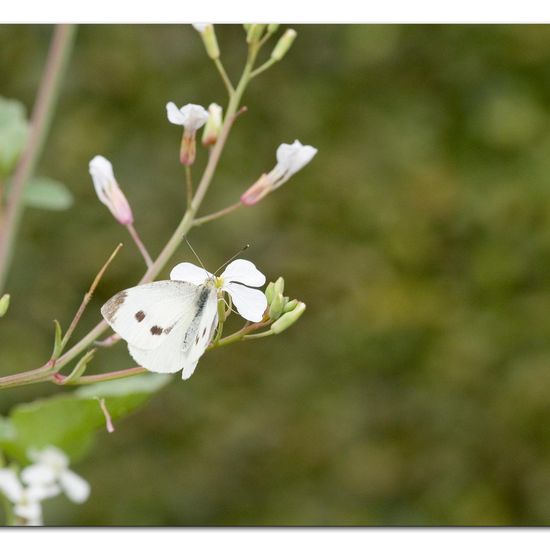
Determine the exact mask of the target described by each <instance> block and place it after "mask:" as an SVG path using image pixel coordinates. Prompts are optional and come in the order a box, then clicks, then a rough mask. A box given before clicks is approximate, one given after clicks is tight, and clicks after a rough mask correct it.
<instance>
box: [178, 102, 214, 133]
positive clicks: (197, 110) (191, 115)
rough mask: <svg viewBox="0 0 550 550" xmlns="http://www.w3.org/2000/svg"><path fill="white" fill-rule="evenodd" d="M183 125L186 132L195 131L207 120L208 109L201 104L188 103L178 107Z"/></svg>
mask: <svg viewBox="0 0 550 550" xmlns="http://www.w3.org/2000/svg"><path fill="white" fill-rule="evenodd" d="M180 113H181V116H182V118H183V121H184V122H183V125H184V126H185V130H186V131H188V132H195V131H197V130H198V129H199V128H200V127H201V126H204V125H205V124H206V121H207V120H208V111H207V110H206V109H205V108H204V107H202V106H201V105H195V104H194V103H188V104H187V105H184V106H183V107H182V108H181V109H180Z"/></svg>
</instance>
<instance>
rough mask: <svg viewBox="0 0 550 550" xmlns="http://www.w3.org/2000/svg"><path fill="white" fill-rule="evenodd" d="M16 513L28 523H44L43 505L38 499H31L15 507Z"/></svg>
mask: <svg viewBox="0 0 550 550" xmlns="http://www.w3.org/2000/svg"><path fill="white" fill-rule="evenodd" d="M13 511H14V512H15V515H17V516H19V517H20V518H23V519H25V520H26V521H27V525H42V506H40V503H39V502H37V501H29V502H25V503H21V504H18V505H17V506H15V507H14V509H13Z"/></svg>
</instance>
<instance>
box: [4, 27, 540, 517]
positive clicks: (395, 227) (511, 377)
mask: <svg viewBox="0 0 550 550" xmlns="http://www.w3.org/2000/svg"><path fill="white" fill-rule="evenodd" d="M296 29H297V30H298V38H297V40H296V43H295V45H294V47H293V48H292V50H291V51H290V53H289V54H288V56H287V57H286V58H285V59H284V61H283V62H281V63H280V64H278V65H276V66H275V67H274V68H272V69H271V70H269V71H268V72H267V73H265V74H264V75H262V76H261V77H260V78H258V79H257V80H256V81H254V82H253V84H252V85H251V87H250V88H249V90H248V92H247V94H246V97H245V100H244V104H246V105H247V106H248V108H249V111H248V113H247V114H246V115H245V116H242V117H241V118H240V119H239V120H238V122H237V123H236V125H235V127H234V131H233V134H232V136H231V138H230V141H229V144H228V147H227V148H226V151H225V153H224V156H223V159H222V163H221V165H220V169H219V171H218V174H217V176H216V178H215V180H214V183H213V185H212V188H211V192H210V193H209V195H208V197H207V199H206V201H205V203H204V206H203V213H205V214H206V213H209V212H212V211H214V210H216V209H218V208H222V207H224V206H226V205H227V204H230V203H231V202H233V201H234V200H236V199H237V198H238V196H239V195H240V193H241V192H242V191H243V190H244V189H246V188H247V187H248V185H250V184H251V183H252V182H254V181H255V180H256V178H257V177H258V176H259V174H260V173H262V172H263V171H267V170H269V169H271V168H272V167H273V165H274V153H275V149H276V147H277V146H278V145H279V144H280V143H281V142H291V141H292V140H294V139H296V138H298V139H300V140H301V141H302V142H303V143H308V144H312V145H314V146H316V147H318V149H319V153H318V155H317V157H316V158H315V159H314V161H313V162H312V163H311V165H310V166H308V167H307V168H306V169H304V171H303V172H301V173H300V174H298V175H296V176H295V177H294V178H293V179H292V180H291V181H290V182H288V183H287V184H286V185H285V186H284V187H283V188H281V189H280V190H279V191H277V193H275V194H273V195H271V196H270V197H269V198H268V199H266V200H264V201H263V202H262V203H260V204H258V205H257V206H255V207H253V208H248V209H243V210H241V211H239V212H238V213H236V214H234V215H233V216H230V217H227V218H225V219H223V220H221V221H217V222H214V223H212V224H209V225H207V226H205V227H204V228H200V229H198V230H196V231H194V232H192V233H191V235H190V240H191V242H192V244H193V246H194V247H195V248H196V250H197V251H198V252H199V254H200V255H201V257H202V259H203V261H204V263H205V264H206V265H207V266H209V267H210V268H211V269H216V267H217V266H218V265H220V264H221V263H223V262H224V261H225V260H226V259H227V258H229V257H230V256H231V255H232V254H233V253H234V252H235V251H236V250H238V249H239V248H240V247H241V246H242V245H243V244H244V243H247V242H249V243H251V245H252V247H251V248H250V250H249V251H248V253H247V255H246V257H247V258H249V259H251V260H252V261H254V262H255V263H256V264H257V265H258V266H259V267H260V269H261V270H262V271H263V272H264V273H266V274H267V276H268V278H269V279H275V278H276V277H278V276H279V275H284V277H285V279H286V283H287V291H288V292H287V293H288V294H289V295H290V296H291V297H298V298H300V299H302V300H303V301H305V302H306V303H307V305H308V310H307V312H306V315H304V317H303V318H302V319H301V320H300V322H299V324H297V325H296V326H294V327H292V329H290V330H289V331H288V332H286V333H285V334H283V335H281V336H279V337H276V338H269V339H264V340H260V341H258V342H251V343H247V344H238V345H235V346H232V347H231V348H222V349H220V350H216V351H214V352H212V353H208V354H207V355H206V356H205V357H204V358H203V359H202V360H201V362H200V365H199V367H198V369H197V372H196V373H195V375H194V376H193V377H192V378H191V380H190V381H188V382H185V383H183V382H181V380H179V379H178V377H177V376H175V377H174V381H173V383H172V384H171V385H170V386H169V387H168V389H165V390H164V391H162V392H161V393H160V394H159V395H157V396H156V397H155V398H154V399H153V400H152V401H151V402H150V403H149V405H148V406H146V407H145V408H143V409H142V410H140V411H139V412H137V413H135V414H133V415H132V416H130V417H128V418H126V419H124V420H122V421H120V422H118V423H117V431H116V432H115V434H113V435H108V434H106V433H105V434H101V435H100V437H99V438H98V445H97V446H96V447H95V448H94V450H93V452H92V453H91V454H90V455H88V457H87V458H86V459H85V460H83V461H82V462H80V463H79V464H78V465H76V466H75V469H76V470H77V471H78V472H80V473H81V474H82V475H83V476H84V477H86V478H87V479H89V480H90V482H91V484H92V497H91V498H90V500H89V501H88V502H87V503H86V504H84V505H81V506H76V505H73V504H71V503H69V502H68V501H67V500H66V499H63V498H58V499H55V500H54V501H52V502H48V503H46V505H45V518H46V522H47V523H48V524H53V525H59V524H69V525H74V524H84V525H197V524H200V525H282V524H284V525H352V524H355V525H357V524H360V525H434V524H449V525H466V524H467V525H479V524H494V525H507V524H516V525H526V524H537V525H539V524H544V525H546V524H549V523H550V427H549V418H550V399H549V390H550V124H549V122H550V27H548V26H481V25H477V26H462V25H457V26H367V25H349V26H336V25H309V26H297V27H296ZM50 35H51V27H49V26H1V27H0V94H1V95H3V96H5V97H13V98H19V99H21V100H22V101H23V102H24V103H25V104H26V105H27V106H28V108H29V109H30V107H31V106H32V102H33V98H34V94H35V90H36V86H37V82H38V79H39V75H40V71H41V68H42V66H43V63H44V58H45V54H46V51H47V46H48V42H49V38H50ZM218 38H219V41H220V45H221V48H222V56H223V59H224V61H225V63H226V66H227V69H228V71H229V72H230V74H231V75H234V76H236V74H237V73H238V72H239V71H240V67H241V65H242V63H243V59H244V56H245V44H244V33H243V30H242V27H240V26H218ZM170 100H172V101H175V102H176V103H177V104H178V105H182V104H184V103H187V102H193V103H200V104H203V105H208V104H209V103H210V102H212V101H216V102H218V103H223V102H224V101H225V92H224V89H223V86H222V84H221V83H220V81H219V77H218V75H217V73H216V71H215V69H214V67H213V66H212V65H211V63H210V62H209V60H208V59H207V58H206V55H205V54H204V51H203V46H202V43H201V41H200V38H199V37H198V35H197V33H196V32H195V31H194V30H193V29H192V28H191V27H190V26H128V25H111V26H96V25H91V26H82V27H81V28H80V29H79V32H78V36H77V42H76V47H75V51H74V55H73V57H72V60H71V63H70V67H69V70H68V74H67V78H66V82H65V84H64V87H63V92H62V96H61V100H60V104H59V109H58V111H57V113H56V116H55V120H54V124H53V127H52V131H51V137H50V140H49V142H48V144H47V147H46V149H45V153H44V155H43V158H42V161H41V163H40V166H39V169H38V173H39V174H42V175H48V176H51V177H53V178H56V179H58V180H60V181H63V182H65V183H66V184H67V185H68V186H69V187H70V189H71V190H72V192H73V194H74V195H75V198H76V202H75V205H74V206H73V208H72V209H70V210H68V211H66V212H59V213H56V212H44V211H39V210H31V209H29V210H28V211H27V212H26V214H25V217H24V222H23V226H22V231H21V234H20V241H19V244H18V249H17V253H16V257H15V263H14V266H13V271H12V274H11V277H10V280H9V285H8V286H9V291H10V292H11V294H12V307H11V308H10V311H9V314H8V316H7V317H6V318H5V319H4V320H2V323H1V324H0V345H1V358H2V359H1V363H0V372H1V373H2V374H8V373H12V372H16V371H20V370H24V369H29V368H32V367H35V366H38V365H40V364H42V363H43V362H44V360H45V359H46V358H47V357H48V354H49V353H50V350H51V345H52V339H53V329H52V319H54V318H55V319H59V320H60V321H61V322H62V324H64V325H65V326H66V325H67V323H68V322H69V320H70V318H71V317H72V314H73V312H74V311H75V310H76V308H77V307H78V304H79V303H80V299H81V296H82V294H83V292H84V291H85V290H86V289H87V288H88V286H89V284H90V281H91V279H92V278H93V276H94V274H95V273H96V271H97V269H98V267H99V266H100V264H102V262H103V261H104V259H105V258H106V257H107V256H108V254H109V253H110V252H111V251H112V249H113V248H114V246H115V245H116V243H118V242H119V241H122V242H124V243H125V244H126V245H127V246H126V247H125V248H124V250H123V253H122V254H121V255H120V256H119V257H118V259H117V260H116V261H115V263H114V264H113V266H112V267H111V268H110V269H109V271H108V273H107V275H106V277H105V279H104V281H103V282H102V284H101V285H100V287H99V288H98V291H97V292H96V295H95V298H94V300H93V302H92V304H91V307H90V308H89V310H88V312H87V313H86V315H85V317H84V319H83V321H82V323H81V325H80V327H79V330H78V333H77V336H78V335H82V334H84V333H85V331H86V330H87V329H89V328H90V327H91V326H93V325H94V324H95V323H96V322H97V321H98V320H99V318H100V316H99V308H100V306H101V305H102V304H103V302H104V301H106V300H107V299H108V298H109V297H110V296H111V295H112V294H113V293H114V292H116V291H118V290H120V289H122V288H126V287H128V286H132V285H133V284H134V283H135V282H136V280H137V279H138V278H139V277H140V275H141V272H142V270H143V267H142V263H141V262H142V260H141V258H140V256H139V255H138V253H137V252H136V251H135V250H134V248H133V246H132V244H131V241H130V240H129V238H128V236H127V233H126V232H125V230H124V228H122V227H121V226H119V225H118V224H116V223H115V222H114V221H113V219H112V218H111V216H110V214H109V212H108V211H107V209H106V208H105V207H104V206H103V205H101V204H100V203H99V202H98V200H97V198H96V196H95V194H94V191H93V187H92V184H91V180H90V177H89V175H88V161H89V160H90V159H91V158H92V157H93V156H94V155H96V154H103V155H105V156H106V157H108V158H109V159H110V160H112V162H113V164H114V166H115V172H116V174H117V178H118V180H119V183H120V184H121V186H122V187H123V189H124V190H125V192H126V195H127V196H128V198H129V199H130V201H131V203H132V206H133V209H134V214H135V217H136V225H137V227H138V229H139V231H140V232H141V234H142V237H143V239H144V241H145V242H146V244H147V245H148V247H149V248H150V250H151V251H152V253H158V252H159V251H160V249H161V247H162V246H163V244H164V242H165V241H166V239H167V238H168V236H169V235H170V234H171V232H172V230H173V229H174V227H175V226H176V224H177V223H178V220H179V218H180V216H181V214H182V209H183V207H184V196H185V192H184V186H183V174H182V170H181V167H180V165H179V164H178V148H179V140H180V131H179V130H178V129H177V128H175V127H174V126H172V125H171V124H169V123H168V122H167V120H166V115H165V104H166V102H167V101H170ZM204 160H205V154H204V151H200V152H199V160H198V163H197V168H200V166H201V165H202V164H203V163H204ZM195 171H196V172H197V173H198V170H195ZM183 260H189V261H193V258H192V256H191V254H190V252H189V250H188V249H187V247H186V246H182V247H181V248H180V250H179V251H178V253H177V255H176V257H174V259H173V262H172V264H175V263H177V262H179V261H183ZM166 273H167V272H165V274H164V275H165V276H166ZM235 326H237V325H235ZM131 365H132V362H131V359H130V357H129V356H128V354H127V352H126V350H125V346H124V345H119V346H117V347H116V348H113V349H112V350H105V351H101V352H100V353H98V355H97V357H96V359H95V360H94V362H93V369H95V372H100V371H107V370H115V369H121V368H126V367H129V366H131ZM59 391H63V390H60V389H59V388H55V387H51V386H49V385H40V386H31V387H27V388H21V389H17V390H9V391H3V392H2V395H1V397H0V414H4V413H6V412H7V411H8V410H9V409H10V407H11V406H12V405H14V404H15V403H18V402H20V401H22V400H29V399H31V398H34V397H38V396H42V395H46V394H52V393H57V392H59Z"/></svg>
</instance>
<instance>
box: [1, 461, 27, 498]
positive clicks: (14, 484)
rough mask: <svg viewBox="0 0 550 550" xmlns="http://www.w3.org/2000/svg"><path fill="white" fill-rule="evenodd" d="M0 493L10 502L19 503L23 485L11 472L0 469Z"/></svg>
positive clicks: (6, 469) (7, 469)
mask: <svg viewBox="0 0 550 550" xmlns="http://www.w3.org/2000/svg"><path fill="white" fill-rule="evenodd" d="M0 492H2V493H3V494H4V495H6V497H7V498H8V500H10V501H11V502H19V501H20V500H21V498H22V496H23V485H21V482H20V481H19V478H18V477H17V475H16V474H15V472H14V471H13V470H10V469H9V468H2V469H0Z"/></svg>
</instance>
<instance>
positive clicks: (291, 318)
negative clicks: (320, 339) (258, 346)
mask: <svg viewBox="0 0 550 550" xmlns="http://www.w3.org/2000/svg"><path fill="white" fill-rule="evenodd" d="M305 310H306V304H304V302H299V303H298V304H297V305H296V307H295V308H294V309H293V310H292V311H289V312H288V313H285V314H284V315H283V316H282V317H281V318H279V319H277V321H275V322H274V323H273V324H272V325H271V330H272V331H273V333H274V334H281V332H283V330H286V329H287V328H288V327H290V326H291V325H293V324H294V323H295V322H296V321H297V320H298V319H299V318H300V317H301V316H302V313H304V311H305Z"/></svg>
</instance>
